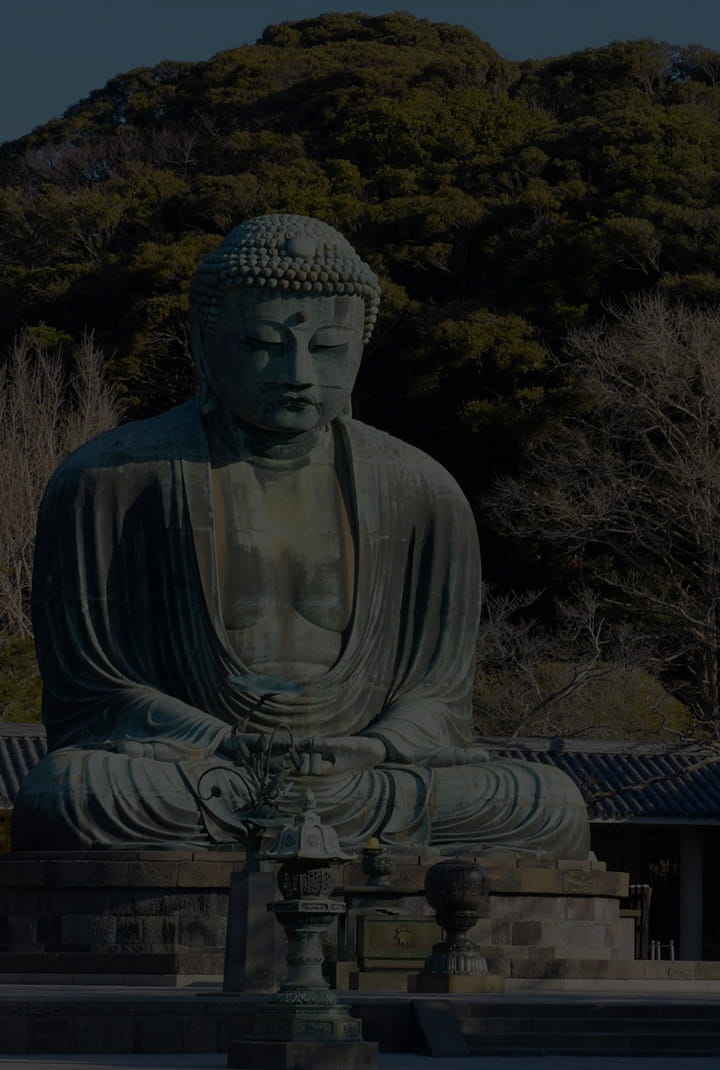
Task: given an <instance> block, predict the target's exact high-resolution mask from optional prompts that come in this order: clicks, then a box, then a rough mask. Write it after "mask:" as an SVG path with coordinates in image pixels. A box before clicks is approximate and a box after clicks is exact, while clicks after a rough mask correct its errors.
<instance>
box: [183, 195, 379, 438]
mask: <svg viewBox="0 0 720 1070" xmlns="http://www.w3.org/2000/svg"><path fill="white" fill-rule="evenodd" d="M379 298H380V291H379V287H378V282H377V278H376V276H375V275H374V274H373V272H372V271H371V270H370V268H369V267H368V266H367V264H365V263H364V262H363V261H362V260H361V259H360V257H359V256H358V255H357V253H356V252H355V250H354V249H353V248H352V246H351V245H350V244H349V242H347V241H346V240H345V238H343V237H342V235H341V234H339V233H338V231H336V230H334V229H333V227H330V226H328V224H327V223H322V222H320V221H319V220H317V219H309V218H307V217H305V216H296V215H267V216H260V217H259V218H257V219H249V220H248V221H247V222H245V223H243V224H242V225H241V226H239V227H236V228H235V230H233V231H231V233H230V234H229V235H228V236H227V238H225V240H224V241H223V242H222V244H221V245H220V246H219V247H218V248H217V249H216V250H215V251H214V252H212V253H210V255H209V256H207V257H206V258H205V259H204V260H203V261H202V263H201V264H200V266H199V267H198V270H197V272H196V274H195V277H194V279H193V283H192V289H191V303H192V338H193V353H194V356H195V362H196V365H197V368H198V374H199V377H200V382H201V392H202V394H203V395H204V398H206V399H209V401H210V405H212V404H213V403H215V404H217V403H219V404H220V406H221V407H222V408H223V409H224V410H225V411H227V412H228V413H229V414H230V415H231V416H233V417H234V418H236V419H238V420H240V421H242V422H244V423H245V424H249V425H251V426H253V427H258V428H261V429H263V430H265V431H271V432H276V433H279V434H282V435H294V434H299V433H302V432H304V431H308V430H311V429H312V428H315V427H319V426H323V425H325V424H327V423H329V422H330V421H331V420H333V419H334V418H335V417H336V416H338V415H339V414H340V413H341V412H342V411H343V410H344V409H345V408H346V407H347V405H348V403H349V399H350V393H351V391H352V387H353V384H354V382H355V377H356V375H357V371H358V367H359V364H360V358H361V356H362V350H363V345H364V344H365V342H366V341H367V340H368V338H369V337H370V334H371V333H372V329H373V326H374V324H375V320H376V319H377V309H378V304H379Z"/></svg>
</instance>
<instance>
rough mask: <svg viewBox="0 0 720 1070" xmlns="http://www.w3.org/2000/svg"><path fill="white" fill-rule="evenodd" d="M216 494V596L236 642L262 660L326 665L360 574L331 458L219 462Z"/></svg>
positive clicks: (247, 655) (241, 650) (256, 661)
mask: <svg viewBox="0 0 720 1070" xmlns="http://www.w3.org/2000/svg"><path fill="white" fill-rule="evenodd" d="M213 498H214V503H215V531H216V551H217V561H218V581H219V587H220V601H221V606H222V611H223V623H224V625H225V629H226V631H227V634H228V636H229V637H230V641H231V643H232V644H233V646H234V647H235V648H236V650H237V651H238V653H240V654H241V655H242V656H243V657H244V659H246V660H248V661H250V662H252V663H254V664H256V665H257V664H267V663H269V662H273V663H276V662H282V661H290V662H303V663H306V662H310V663H312V664H323V666H324V668H327V667H328V665H329V664H331V663H332V661H333V660H334V658H335V657H336V656H337V653H338V649H339V647H338V642H339V638H340V637H341V635H342V632H343V631H344V629H345V628H346V627H347V625H348V622H349V620H350V614H351V611H352V602H353V593H354V578H355V549H354V542H353V537H352V527H351V519H350V515H349V510H348V506H347V502H346V496H345V495H344V493H343V489H342V486H341V483H340V480H339V478H338V476H337V474H336V472H335V469H334V467H333V465H332V464H321V465H308V466H307V467H305V468H301V469H297V470H294V471H285V472H277V471H268V470H266V469H260V468H256V467H254V466H252V465H249V464H247V463H239V464H236V465H229V466H225V467H223V468H217V469H215V470H214V473H213ZM326 663H327V664H326Z"/></svg>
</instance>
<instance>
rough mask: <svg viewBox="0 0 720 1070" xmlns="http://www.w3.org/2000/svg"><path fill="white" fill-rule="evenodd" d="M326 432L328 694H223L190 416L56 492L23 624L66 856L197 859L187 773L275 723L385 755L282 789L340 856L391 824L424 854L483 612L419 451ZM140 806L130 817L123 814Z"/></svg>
mask: <svg viewBox="0 0 720 1070" xmlns="http://www.w3.org/2000/svg"><path fill="white" fill-rule="evenodd" d="M333 432H334V434H335V436H336V442H337V445H338V448H339V450H341V451H342V454H343V455H344V457H345V459H346V461H347V464H348V470H349V472H350V475H351V479H350V483H351V488H352V495H353V498H354V502H353V506H354V516H355V524H356V532H355V536H356V583H355V597H354V606H353V613H352V620H351V624H350V626H349V628H348V630H347V634H346V637H345V642H344V646H343V650H342V653H341V655H340V657H339V658H338V661H337V663H336V664H335V665H334V666H332V668H331V669H330V670H329V671H328V672H327V673H326V674H325V675H324V676H323V677H321V678H319V679H314V680H312V681H308V682H306V683H304V685H303V691H302V693H301V694H299V695H277V694H276V695H274V696H272V697H271V698H268V699H267V700H266V701H264V702H263V703H262V705H261V706H260V707H259V708H258V705H257V701H256V698H255V696H254V695H253V694H246V693H243V691H242V690H241V689H238V688H237V687H235V686H233V685H232V684H230V683H229V682H228V676H230V675H233V674H234V675H236V676H240V677H243V676H245V677H248V676H249V677H250V683H251V684H252V674H250V673H249V670H248V669H247V667H246V666H244V665H243V664H242V661H241V659H240V658H239V657H238V656H237V655H236V654H235V653H234V652H233V650H232V649H231V648H230V645H229V643H228V641H227V637H226V635H225V633H224V629H223V625H222V617H221V612H220V600H219V593H218V581H217V569H216V564H215V533H214V521H213V501H212V494H211V484H210V467H209V457H208V446H207V439H206V436H205V431H204V426H203V422H202V419H201V418H200V416H199V413H198V409H197V404H196V403H195V402H194V401H193V402H188V403H186V404H184V405H181V406H178V407H177V408H175V409H173V410H171V411H170V412H168V413H166V414H164V415H162V416H159V417H157V418H155V419H152V420H148V421H143V422H141V423H137V424H130V425H127V426H125V427H121V428H118V429H117V430H115V431H111V432H109V433H107V434H104V435H101V436H99V437H98V438H96V439H94V440H93V441H92V442H90V443H88V444H86V445H85V446H83V447H82V448H81V449H79V450H78V451H76V452H75V453H74V454H73V455H72V456H71V457H69V458H68V459H67V460H66V461H65V462H64V463H63V464H62V465H61V467H60V468H59V469H58V471H57V472H56V474H55V476H54V477H53V479H52V481H51V483H50V485H49V487H48V489H47V492H46V495H45V499H44V502H43V506H42V510H41V515H40V521H39V527H38V539H37V556H36V564H35V581H34V593H33V619H34V626H35V634H36V640H37V645H38V655H39V660H40V665H41V670H42V673H43V678H44V684H45V689H44V700H43V719H44V721H45V724H46V726H47V731H48V744H49V749H50V751H51V755H49V758H48V759H46V761H50V762H51V768H52V777H51V778H50V779H52V781H53V783H54V784H55V785H56V788H57V786H58V784H60V785H61V787H60V790H59V791H56V798H55V802H54V804H53V805H54V807H55V813H54V814H53V820H56V819H57V813H58V807H59V811H63V810H64V809H67V815H66V818H67V821H68V822H69V823H70V824H72V825H78V824H79V825H80V826H82V827H81V829H80V830H79V842H78V844H77V845H78V846H80V845H81V842H82V845H85V844H86V843H88V842H100V843H110V842H113V843H117V842H120V841H122V838H123V835H125V836H126V838H127V839H128V840H129V841H130V840H137V839H138V838H140V839H142V840H143V841H147V842H154V841H163V840H164V839H166V838H168V837H169V838H172V839H176V840H187V841H189V842H192V841H194V840H196V839H197V837H198V818H197V810H198V805H197V800H196V799H190V800H189V801H188V805H187V812H186V810H185V805H184V803H183V802H182V801H181V800H180V799H179V793H182V791H183V790H186V791H188V792H190V793H191V794H192V787H191V786H192V785H193V784H196V783H197V778H198V776H199V775H200V774H201V773H202V771H203V770H204V769H205V768H207V767H208V765H209V764H212V765H217V764H218V760H217V759H216V758H214V757H213V756H214V755H215V752H216V750H217V747H218V745H219V743H220V742H221V741H222V739H223V738H224V737H225V736H226V735H227V726H228V725H229V724H235V723H236V722H237V721H240V722H242V723H243V724H244V726H245V730H246V731H248V732H253V731H257V732H267V731H269V730H271V729H272V728H273V727H274V726H275V725H276V724H277V723H278V722H280V721H284V722H286V723H288V724H289V725H290V726H291V727H292V729H293V730H294V731H295V733H296V734H297V735H312V736H331V735H332V736H338V735H348V736H349V735H356V734H363V733H365V734H371V735H374V736H377V737H379V738H381V739H382V740H383V741H384V742H385V745H386V747H387V751H388V755H389V760H390V764H389V765H388V766H384V767H382V768H380V769H376V770H373V771H370V772H365V773H362V774H352V775H351V774H347V775H345V776H338V775H332V776H327V777H313V778H308V779H307V780H306V781H305V780H303V781H302V782H301V783H300V782H298V783H297V785H296V786H297V788H298V790H299V789H300V788H303V787H304V786H305V784H306V783H312V787H313V789H314V790H315V792H316V794H318V796H319V808H320V810H321V812H322V813H323V814H324V816H325V818H326V820H329V821H331V822H332V823H333V824H334V825H335V826H336V827H337V828H338V829H339V831H340V832H341V835H342V836H343V838H344V839H345V841H346V842H349V841H352V842H360V841H361V840H362V838H363V837H365V836H367V835H370V834H372V833H378V832H379V833H381V834H382V831H383V829H384V828H385V827H386V826H387V825H388V822H389V819H390V817H391V816H393V822H392V824H393V828H395V829H396V830H398V836H397V838H398V839H401V840H402V839H409V840H410V842H413V841H417V842H418V843H422V842H425V841H426V840H427V837H428V833H429V821H428V805H429V801H430V785H431V780H432V774H431V772H430V769H431V767H432V766H433V764H435V763H437V764H440V765H447V764H448V762H449V760H450V759H449V758H448V754H449V751H450V750H451V749H452V748H457V747H460V748H464V747H466V746H467V745H468V743H469V742H470V738H471V704H470V703H471V691H472V680H473V663H474V654H475V640H476V632H477V623H478V612H479V603H480V598H479V556H478V550H477V536H476V531H475V525H474V520H473V517H472V514H471V512H470V509H469V506H468V504H467V502H466V500H465V498H464V497H463V495H462V493H461V492H460V490H459V488H458V487H457V485H456V484H455V482H454V481H453V480H452V478H451V477H450V476H449V475H448V473H447V472H446V471H445V470H444V469H443V468H441V467H440V466H439V465H437V464H436V463H435V462H434V461H432V460H431V459H430V458H429V457H427V456H426V455H424V454H422V453H421V452H419V451H418V450H416V449H414V448H413V447H411V446H408V445H406V444H404V443H402V442H400V441H399V440H397V439H395V438H392V437H391V436H389V435H386V434H384V433H383V432H380V431H377V430H375V429H373V428H369V427H367V426H365V425H363V424H361V423H359V422H357V421H353V420H345V419H341V420H338V421H337V422H336V424H335V425H334V428H333ZM53 755H55V759H54V761H53ZM167 763H170V764H171V765H173V766H174V767H177V768H179V770H180V772H181V773H182V777H181V779H179V780H178V784H179V785H182V786H180V787H175V786H174V782H173V784H169V783H168V782H167V777H166V774H167V773H168V768H167ZM41 764H42V763H41ZM160 765H162V766H164V767H165V768H163V769H160V768H159V767H160ZM400 766H404V767H405V768H404V769H401V768H399V767H400ZM49 769H50V767H49V768H48V769H46V770H45V774H46V775H45V776H43V775H42V773H39V774H37V775H36V776H35V779H34V781H33V783H32V784H28V785H27V788H26V791H25V793H24V797H23V796H22V795H21V799H20V800H19V804H18V809H17V818H16V835H17V838H18V840H20V841H27V840H32V842H33V843H35V844H36V843H37V842H38V836H42V834H41V833H40V832H38V831H37V830H35V831H34V832H33V833H32V834H30V833H29V832H28V830H27V825H28V822H29V821H30V819H31V818H32V819H33V820H37V819H38V818H40V817H41V814H40V812H39V811H40V810H41V809H44V807H43V805H42V791H41V790H40V787H41V785H40V781H41V780H46V779H48V776H47V774H48V773H49ZM221 773H222V769H221V770H220V771H219V772H218V773H216V774H212V778H213V779H214V780H217V778H218V777H219V776H220V775H221ZM236 779H237V778H236ZM73 781H74V782H75V784H74V787H73V783H72V782H73ZM80 781H84V783H80ZM228 790H230V793H231V795H232V791H240V796H239V797H238V799H237V802H238V805H240V804H241V803H242V797H241V796H242V792H241V790H240V789H238V788H233V789H228ZM48 791H50V788H49V787H48ZM163 793H165V795H167V806H165V807H164V806H163V799H162V795H163ZM135 797H137V799H138V802H137V808H140V809H141V810H142V813H139V812H137V813H136V812H133V810H134V807H135V803H134V802H133V799H134V798H135ZM63 799H65V802H63V801H62V800H63ZM83 800H84V801H83ZM118 800H121V803H120V804H119V803H118ZM118 805H120V806H121V813H118ZM228 805H229V804H228ZM403 807H404V808H405V810H406V811H407V813H406V816H405V818H403V819H401V820H399V819H398V812H399V809H401V808H403ZM163 809H165V811H166V812H167V820H166V821H165V820H163ZM25 811H26V812H27V813H26V817H25V816H23V815H24V813H25ZM33 812H34V816H33ZM46 816H47V813H46ZM226 817H227V814H221V815H218V814H215V815H213V814H211V813H210V814H208V813H207V811H206V809H205V813H204V824H205V826H206V827H207V829H208V832H209V835H210V837H211V839H212V838H214V839H216V840H217V839H223V838H229V837H231V835H232V833H231V831H228V829H227V828H225V830H224V831H223V830H222V829H221V828H220V827H219V826H223V825H227V821H226V820H225V819H226ZM155 823H157V825H158V827H157V829H154V828H153V825H154V824H155ZM184 825H187V828H185V829H183V826H184ZM123 826H125V828H123ZM399 826H402V834H400V830H399ZM389 838H391V839H392V838H395V837H394V836H393V835H390V837H389ZM80 841H81V842H80ZM47 845H48V846H49V845H50V844H49V843H48V844H47Z"/></svg>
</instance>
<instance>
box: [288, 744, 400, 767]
mask: <svg viewBox="0 0 720 1070" xmlns="http://www.w3.org/2000/svg"><path fill="white" fill-rule="evenodd" d="M296 746H297V750H298V753H299V755H300V759H301V766H300V769H299V770H298V772H299V774H300V776H328V775H330V774H332V773H362V772H364V771H365V770H367V769H374V768H375V766H376V765H380V764H381V763H382V762H384V761H386V760H387V751H386V750H385V744H384V743H383V742H382V740H380V739H373V738H372V737H370V736H327V737H322V736H304V737H302V738H300V739H299V740H298V741H297V744H296Z"/></svg>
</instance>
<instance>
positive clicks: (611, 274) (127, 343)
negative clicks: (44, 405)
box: [0, 14, 720, 494]
mask: <svg viewBox="0 0 720 1070" xmlns="http://www.w3.org/2000/svg"><path fill="white" fill-rule="evenodd" d="M719 82H720V53H713V52H710V51H708V50H702V49H675V48H672V47H670V46H667V45H664V44H659V43H656V42H652V41H638V42H631V43H615V44H611V45H609V46H607V47H605V48H600V49H589V50H586V51H584V52H580V53H576V54H574V55H571V56H566V57H562V58H560V59H554V60H547V61H532V62H527V63H524V64H513V63H510V62H508V61H506V60H504V59H503V58H501V57H500V56H499V55H498V54H497V53H495V52H494V51H493V49H492V48H490V47H489V46H488V45H487V44H486V43H485V42H483V41H482V40H480V39H479V38H478V37H477V36H475V35H474V34H472V33H471V32H470V31H468V30H465V29H463V28H462V27H459V26H450V25H444V24H434V23H430V22H427V21H425V20H420V19H416V18H415V17H413V16H411V15H408V14H394V15H383V16H378V17H369V16H364V15H324V16H321V17H319V18H314V19H308V20H304V21H301V22H295V23H286V24H283V25H280V26H273V27H270V28H268V29H267V30H266V31H265V33H264V34H263V36H262V38H261V39H260V41H259V42H258V43H257V44H256V45H250V46H244V47H241V48H236V49H231V50H228V51H226V52H221V53H219V54H218V55H216V56H215V57H213V58H212V59H210V60H209V61H207V62H202V63H163V64H160V65H159V66H157V67H154V68H148V69H138V70H133V71H130V72H129V73H127V74H124V75H120V76H118V77H117V78H114V79H113V80H112V81H110V82H109V83H108V84H107V85H106V86H105V88H104V89H102V90H98V91H96V92H93V93H92V94H91V95H90V97H89V98H87V99H86V100H83V101H81V102H80V103H79V104H77V105H75V106H74V107H73V108H71V109H70V110H69V111H68V112H67V113H66V115H65V116H64V117H63V118H62V119H58V120H54V121H53V122H50V123H48V124H47V125H45V126H42V127H39V128H38V129H37V130H35V131H33V132H32V133H31V134H29V135H28V136H27V137H25V138H22V139H20V140H18V141H15V142H10V143H7V144H5V145H4V146H3V147H2V149H0V183H1V186H0V223H1V231H2V238H1V239H0V240H1V245H0V251H1V255H2V267H1V270H0V325H1V328H0V330H1V331H2V333H3V334H4V337H0V346H2V343H3V342H5V343H7V342H9V341H10V339H11V338H12V337H13V336H14V334H15V333H16V331H17V330H18V329H19V328H21V327H30V328H31V329H32V330H33V331H35V332H36V333H37V336H38V341H40V342H41V343H44V344H46V343H48V342H52V341H60V342H63V341H68V342H70V341H75V342H77V340H78V338H79V336H80V334H81V332H82V331H83V330H87V329H91V330H92V331H93V332H94V335H95V338H96V339H97V342H98V344H99V345H101V346H102V347H103V348H105V349H106V350H108V351H113V352H114V353H115V359H114V365H113V369H112V371H113V375H114V378H115V379H116V380H118V381H119V382H120V383H121V385H122V386H123V388H124V390H125V392H126V394H127V400H128V402H129V404H130V408H129V414H130V415H144V414H149V413H152V412H154V411H156V410H158V409H160V408H163V407H166V406H167V405H168V404H169V403H171V402H174V401H176V400H177V399H178V398H180V397H183V396H186V395H187V393H188V392H189V391H190V389H191V388H192V372H191V367H190V362H189V356H188V339H187V330H186V314H187V284H188V279H189V276H190V274H191V272H192V270H193V267H194V265H195V264H196V262H197V260H198V258H199V257H200V256H201V255H202V254H203V253H204V252H205V251H206V250H207V249H209V248H210V247H212V246H213V244H214V243H216V242H217V239H218V237H219V236H220V235H222V234H224V233H225V232H226V231H227V230H228V229H229V228H231V227H232V226H233V225H235V224H237V223H238V222H240V221H242V219H244V218H246V217H247V216H249V215H253V214H259V213H262V212H267V211H294V212H301V213H308V214H316V215H318V216H320V217H322V218H324V219H326V220H328V221H329V222H331V223H333V224H335V225H336V226H338V227H339V228H340V229H341V230H342V231H343V232H345V233H346V234H347V235H348V236H349V237H350V238H351V240H353V242H354V243H355V244H356V245H357V246H358V248H359V249H360V251H361V252H362V253H363V254H364V255H365V256H366V257H367V258H368V259H369V260H370V261H371V263H372V264H373V265H374V266H375V268H376V269H377V270H378V271H379V273H380V274H381V276H382V278H383V281H384V284H385V302H384V318H383V321H382V323H381V325H380V329H379V330H378V333H377V336H376V339H375V342H374V344H373V347H372V350H371V352H370V353H369V355H368V360H367V366H366V369H365V372H364V374H363V378H362V381H361V384H360V389H359V392H358V407H359V412H360V414H361V415H362V416H363V417H365V418H367V419H368V420H369V421H371V422H375V423H379V424H382V425H384V426H387V427H390V428H391V429H394V430H397V431H398V432H399V433H401V434H404V435H405V436H406V437H410V438H414V439H415V440H416V441H419V442H420V443H421V444H423V445H425V446H428V447H430V448H431V449H432V450H433V452H435V453H436V454H439V455H440V456H441V457H442V459H443V460H445V461H446V463H449V464H450V465H451V467H453V468H454V469H455V470H456V471H457V473H458V474H459V475H460V477H461V479H462V480H463V482H464V483H465V485H466V487H467V489H468V490H469V491H470V493H471V494H472V493H473V491H474V490H475V489H476V487H477V485H478V482H479V481H480V480H481V477H480V475H479V474H478V472H477V470H476V467H477V466H476V462H475V458H476V457H477V456H478V455H479V454H480V453H481V455H482V458H483V463H482V466H481V467H482V470H483V473H485V474H486V475H487V474H488V473H489V471H490V468H491V467H492V466H491V465H490V464H488V456H492V457H493V458H497V463H498V464H499V465H500V466H501V467H504V466H505V465H507V464H508V463H512V460H513V457H514V456H515V452H516V448H517V445H518V443H519V442H522V441H523V440H524V439H525V437H526V436H527V435H529V434H533V433H535V432H536V431H537V430H538V429H539V428H540V427H542V425H543V423H544V421H545V419H546V416H547V412H548V407H549V406H550V405H551V401H552V399H551V397H550V396H548V382H547V379H546V376H545V375H544V371H545V368H544V349H543V345H546V346H550V347H551V348H552V347H556V346H557V343H558V341H559V339H560V338H561V337H562V336H563V334H564V333H565V332H566V331H567V329H568V327H569V326H571V325H575V324H577V323H579V322H581V321H583V320H584V319H585V318H586V317H588V315H590V316H593V315H595V314H596V313H597V312H598V310H599V305H600V303H601V301H602V300H604V299H607V298H615V297H618V296H619V295H620V294H623V293H626V292H628V291H630V292H634V291H637V290H644V289H647V288H649V287H652V286H654V285H660V286H662V287H665V288H667V289H668V290H671V291H673V292H679V293H681V294H682V295H683V296H684V297H686V298H690V299H692V300H712V299H714V298H715V297H717V296H718V295H719V294H720V282H718V279H717V270H718V265H719V263H720V208H718V207H717V203H718V191H719V189H720V84H718V83H719Z"/></svg>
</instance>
